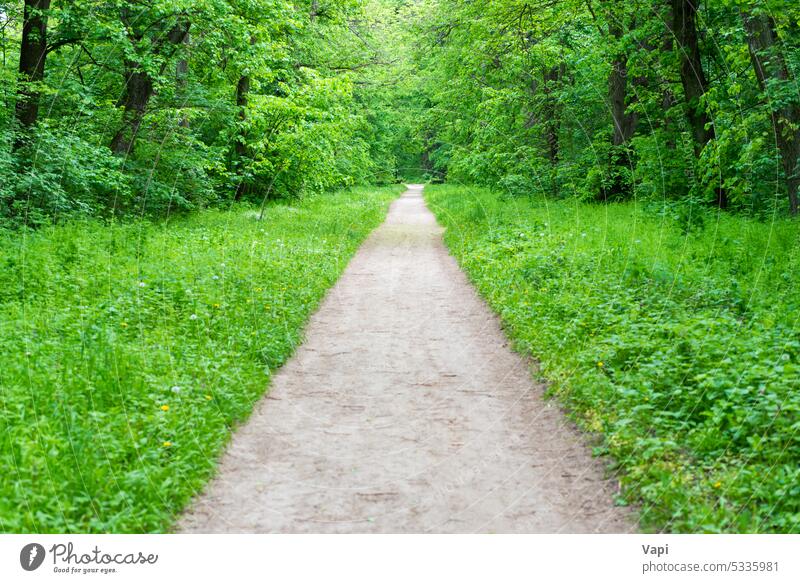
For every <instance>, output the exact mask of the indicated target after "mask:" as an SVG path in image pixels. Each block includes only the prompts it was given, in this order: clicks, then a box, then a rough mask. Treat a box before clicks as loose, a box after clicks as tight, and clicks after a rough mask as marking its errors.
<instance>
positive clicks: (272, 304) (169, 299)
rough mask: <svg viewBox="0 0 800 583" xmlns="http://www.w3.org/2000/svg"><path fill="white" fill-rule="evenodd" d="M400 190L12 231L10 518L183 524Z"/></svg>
mask: <svg viewBox="0 0 800 583" xmlns="http://www.w3.org/2000/svg"><path fill="white" fill-rule="evenodd" d="M401 190H402V187H388V188H383V189H357V190H355V191H350V192H342V193H337V194H334V195H325V196H318V197H315V198H311V199H307V200H304V201H302V202H299V203H296V204H294V205H288V204H275V205H273V206H270V207H269V208H268V210H267V213H266V215H265V219H264V220H263V221H262V222H259V221H257V220H256V217H257V212H256V211H254V210H252V209H250V208H249V207H245V206H235V207H233V208H231V209H230V210H228V211H203V212H200V213H197V214H195V215H194V216H191V217H188V218H181V219H178V220H175V221H170V222H165V223H161V224H152V223H145V222H142V223H136V224H124V225H120V224H117V225H107V224H106V225H104V224H101V223H99V222H76V223H71V224H67V225H64V226H59V227H55V228H51V229H44V230H41V231H38V232H33V233H28V234H23V233H11V232H2V231H0V306H1V307H2V311H0V362H1V363H2V365H0V398H1V399H2V402H1V403H0V529H2V531H5V532H32V531H35V532H159V531H165V530H169V528H170V526H171V524H172V523H173V521H174V518H175V516H176V513H178V512H179V511H180V510H181V509H182V508H183V507H184V505H185V504H186V503H187V502H188V501H189V499H190V497H191V496H192V495H193V494H194V493H195V492H196V491H197V490H198V489H199V488H201V487H202V486H203V484H204V483H205V482H206V481H207V480H208V479H209V477H210V476H211V475H212V473H213V469H214V465H215V462H216V460H217V458H218V456H219V454H220V452H221V450H222V448H223V446H224V445H225V443H226V442H227V440H228V438H229V435H230V431H231V428H232V427H233V426H235V425H236V423H238V422H240V421H242V420H243V419H245V418H246V417H247V416H248V414H249V413H250V411H251V409H252V407H253V405H254V403H255V402H256V401H257V400H258V399H259V397H261V396H262V395H263V394H264V392H265V390H266V388H267V385H268V382H269V378H270V373H271V371H274V370H275V369H276V368H277V367H279V366H280V365H281V363H283V362H284V361H285V360H286V358H287V357H288V356H289V355H290V354H291V353H292V351H293V349H294V347H295V346H296V345H297V343H298V342H299V340H300V336H301V330H302V327H303V325H304V323H305V322H306V320H307V318H308V317H309V315H310V313H311V312H312V310H314V308H315V306H317V304H318V302H319V301H320V299H321V297H322V296H323V294H324V292H325V290H327V289H328V288H329V286H330V285H331V284H332V283H333V282H334V281H335V280H336V279H337V277H338V276H339V274H340V273H341V271H342V270H343V268H344V267H345V265H346V264H347V261H348V259H349V258H350V257H351V255H352V254H353V252H354V251H355V250H356V248H357V247H358V245H359V244H360V243H361V241H362V240H363V239H364V237H365V236H366V235H367V234H368V233H369V232H370V231H371V230H372V229H373V228H374V227H375V226H377V225H378V224H379V223H380V222H381V221H382V219H383V217H384V215H385V212H386V209H387V206H388V202H389V201H390V200H391V199H392V198H393V197H394V196H396V195H397V193H399V192H400V191H401Z"/></svg>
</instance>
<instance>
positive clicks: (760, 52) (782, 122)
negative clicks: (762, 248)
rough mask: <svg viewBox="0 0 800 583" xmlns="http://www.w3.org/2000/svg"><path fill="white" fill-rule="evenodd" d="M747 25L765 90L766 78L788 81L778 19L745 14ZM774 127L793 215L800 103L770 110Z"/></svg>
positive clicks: (798, 183) (798, 178) (798, 181)
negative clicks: (779, 37)
mask: <svg viewBox="0 0 800 583" xmlns="http://www.w3.org/2000/svg"><path fill="white" fill-rule="evenodd" d="M743 20H744V27H745V30H746V31H747V44H748V49H749V51H750V60H751V61H752V63H753V69H754V70H755V74H756V79H758V84H759V86H760V87H761V90H762V91H766V89H767V81H768V80H769V79H774V80H777V81H789V80H790V79H791V73H790V72H789V68H788V67H787V66H786V60H785V59H784V56H783V54H782V52H781V51H780V48H779V47H778V35H777V32H776V28H775V22H774V21H773V19H772V18H771V17H769V16H767V15H762V16H752V15H747V14H745V15H743ZM770 115H771V117H772V128H773V131H774V132H775V145H776V147H777V148H778V152H779V153H780V156H781V164H782V166H783V171H784V173H785V174H786V186H787V190H788V195H789V211H790V212H791V213H792V215H796V214H797V212H798V187H800V172H798V169H797V162H798V159H800V132H798V127H799V126H800V104H798V103H797V102H793V103H786V104H785V105H782V106H780V107H776V108H775V109H772V110H771V111H770Z"/></svg>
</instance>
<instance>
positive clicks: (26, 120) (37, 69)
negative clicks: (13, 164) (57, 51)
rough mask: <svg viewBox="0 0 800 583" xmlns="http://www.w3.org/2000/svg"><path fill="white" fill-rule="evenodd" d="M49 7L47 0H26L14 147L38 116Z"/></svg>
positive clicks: (22, 138)
mask: <svg viewBox="0 0 800 583" xmlns="http://www.w3.org/2000/svg"><path fill="white" fill-rule="evenodd" d="M49 10H50V0H25V11H24V17H23V24H22V40H21V42H20V50H19V74H20V84H19V90H18V94H17V103H16V119H17V123H18V124H19V128H20V130H21V131H20V134H18V137H17V140H16V141H15V145H16V147H19V146H21V145H22V143H23V142H24V135H25V134H26V133H27V132H28V131H29V130H30V129H31V128H32V127H33V126H34V125H35V124H36V121H37V120H38V118H39V90H38V89H37V87H36V86H37V84H38V83H40V82H41V81H42V80H44V66H45V59H46V58H47V16H48V11H49Z"/></svg>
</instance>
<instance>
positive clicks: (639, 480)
mask: <svg viewBox="0 0 800 583" xmlns="http://www.w3.org/2000/svg"><path fill="white" fill-rule="evenodd" d="M426 198H427V200H428V202H429V204H430V206H431V209H432V210H433V211H434V213H435V214H436V216H437V217H438V220H439V222H440V224H442V225H443V226H444V227H446V228H447V231H446V234H445V241H446V243H447V245H448V247H449V249H450V251H451V252H452V253H453V255H454V256H455V257H456V258H457V259H458V261H459V262H460V264H461V265H462V267H463V268H464V269H465V271H466V272H467V273H468V275H469V277H470V278H471V280H472V281H473V282H474V284H475V285H476V287H477V288H478V290H479V291H480V293H481V294H482V295H483V297H484V298H485V299H486V300H487V301H488V303H489V304H490V305H491V306H492V308H493V309H494V310H495V311H496V312H497V313H498V314H499V315H500V316H501V318H502V320H503V322H504V325H505V327H506V329H507V332H508V334H509V335H510V337H511V338H513V340H514V341H515V343H516V346H517V348H518V350H520V351H522V352H524V353H527V354H531V355H533V356H535V357H536V358H538V359H539V361H540V362H541V374H542V375H543V376H544V377H545V378H546V379H548V380H549V381H550V382H551V394H552V395H554V396H555V397H557V398H558V399H559V400H560V401H561V402H563V403H564V404H565V405H566V406H567V408H568V409H569V410H570V411H571V414H572V415H573V417H574V418H575V420H576V421H577V422H578V423H579V425H580V426H581V427H583V428H584V429H587V430H589V431H592V432H595V433H596V434H599V435H601V436H602V446H600V447H598V448H597V453H603V454H610V456H611V457H612V459H613V460H615V462H614V463H615V464H616V468H615V469H616V470H618V471H619V472H620V479H621V482H622V486H623V490H622V492H623V493H622V500H620V502H623V503H624V502H628V503H636V504H638V505H639V506H640V509H641V510H640V517H641V525H642V528H643V529H645V530H647V531H675V532H699V531H702V532H798V531H800V391H799V390H798V388H799V387H800V364H798V363H799V362H800V321H798V317H800V246H798V239H799V238H800V237H799V235H800V231H799V230H798V224H797V222H796V221H788V220H786V221H778V222H773V223H761V222H757V221H754V220H749V219H744V218H739V217H734V216H730V215H725V214H723V215H720V216H716V215H713V214H711V215H707V216H706V221H705V223H703V222H698V221H691V222H687V221H686V220H685V217H682V216H681V215H680V213H678V214H677V215H676V216H672V215H671V214H670V212H664V211H669V209H664V208H662V209H658V210H656V209H653V208H648V209H644V208H642V207H641V206H640V205H639V206H637V205H636V204H633V203H630V204H616V205H607V206H601V205H587V204H581V203H576V202H574V201H572V202H569V201H562V202H548V201H534V200H529V199H525V198H507V197H503V196H502V195H498V194H496V193H492V192H489V191H486V190H482V189H478V188H471V187H456V186H449V185H444V186H429V187H428V188H427V189H426Z"/></svg>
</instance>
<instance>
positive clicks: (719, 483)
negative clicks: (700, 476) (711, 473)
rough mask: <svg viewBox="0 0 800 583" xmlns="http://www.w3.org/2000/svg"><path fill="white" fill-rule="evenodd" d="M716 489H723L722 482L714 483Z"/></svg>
mask: <svg viewBox="0 0 800 583" xmlns="http://www.w3.org/2000/svg"><path fill="white" fill-rule="evenodd" d="M714 487H715V488H722V482H714Z"/></svg>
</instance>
